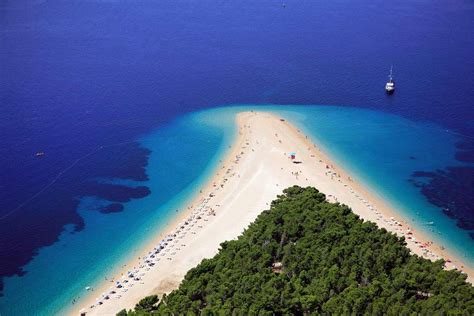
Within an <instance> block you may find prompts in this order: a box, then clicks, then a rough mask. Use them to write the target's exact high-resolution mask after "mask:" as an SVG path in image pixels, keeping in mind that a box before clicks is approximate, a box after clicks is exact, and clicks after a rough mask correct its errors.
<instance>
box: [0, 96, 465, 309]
mask: <svg viewBox="0 0 474 316" xmlns="http://www.w3.org/2000/svg"><path fill="white" fill-rule="evenodd" d="M249 110H260V111H270V112H272V113H275V114H277V115H279V116H282V117H284V118H286V119H287V120H289V121H290V122H291V123H293V124H295V125H296V126H298V127H299V128H300V129H301V130H302V131H303V132H304V133H306V134H307V135H309V136H310V137H311V139H312V140H313V141H314V142H315V143H316V144H317V145H319V146H321V147H322V148H323V149H324V150H325V151H326V152H327V153H328V154H329V155H330V156H331V157H332V158H333V159H334V160H335V161H336V162H337V163H338V164H340V165H342V166H343V167H344V168H345V169H346V170H347V171H348V172H349V173H350V174H351V175H352V176H353V177H354V178H356V179H357V180H359V181H361V182H362V183H364V184H365V185H366V186H367V187H368V188H369V189H370V190H371V191H372V192H373V193H374V194H376V195H377V196H379V197H380V198H382V199H384V200H386V201H387V202H388V203H389V204H390V205H392V206H393V207H394V208H396V210H397V211H399V212H401V214H403V215H404V216H406V217H407V218H408V219H409V220H411V221H412V224H413V225H414V226H416V227H418V228H419V229H422V230H424V231H425V232H427V233H428V234H430V236H432V239H433V240H436V241H438V242H440V243H441V244H443V245H444V246H445V247H449V248H450V249H452V251H453V252H454V253H455V254H457V255H459V256H461V257H463V258H464V259H465V260H466V261H467V262H469V263H470V264H472V263H474V253H473V252H472V251H470V249H473V248H474V240H473V239H472V238H470V236H469V234H468V231H466V230H462V229H460V228H459V227H457V226H456V222H455V221H454V220H452V219H450V218H449V217H447V216H446V215H445V214H444V213H443V212H442V211H441V209H440V208H439V207H436V206H434V205H433V204H430V203H429V202H428V201H427V198H426V197H425V196H424V195H423V194H422V193H421V191H420V188H419V187H417V186H416V185H414V183H413V182H412V181H410V180H411V179H412V177H413V173H414V172H416V171H418V170H438V169H443V168H445V167H447V166H470V167H472V164H468V163H465V162H459V161H457V160H456V158H455V153H456V143H457V142H458V141H459V140H460V136H458V135H456V134H452V133H450V132H449V131H446V130H445V129H443V128H441V127H440V126H438V125H435V124H432V123H420V122H417V123H415V122H413V121H410V120H407V119H404V118H402V117H400V116H397V115H391V114H387V113H384V112H380V111H373V110H367V109H360V108H349V107H337V106H271V105H268V106H259V105H239V106H232V107H218V108H216V109H211V110H204V111H199V112H195V113H192V114H188V115H185V116H182V117H180V118H179V119H176V120H173V121H172V122H171V123H169V124H167V125H165V126H164V127H161V128H159V129H157V130H155V131H154V132H152V133H149V134H146V135H145V136H143V137H142V138H140V139H139V143H140V144H141V145H142V146H143V147H144V148H146V149H147V150H149V151H150V155H149V159H148V165H147V167H146V174H147V177H148V180H147V181H131V180H127V179H120V178H96V179H94V181H96V182H98V183H101V184H112V185H121V186H126V187H128V188H136V187H139V186H143V185H146V187H147V188H148V189H149V190H150V192H151V193H150V194H149V195H148V196H146V197H144V198H141V199H134V200H131V201H128V202H124V203H123V205H124V208H123V210H120V211H119V212H116V213H114V212H111V213H104V212H98V211H97V210H99V209H103V208H104V206H107V205H109V204H110V203H111V202H110V201H108V200H105V199H104V198H100V197H98V196H94V195H90V196H85V197H82V198H81V199H80V205H79V215H80V216H81V218H82V219H83V221H84V229H83V230H82V231H80V232H75V230H74V227H72V225H67V226H66V227H65V230H64V231H63V233H62V234H61V236H60V237H59V240H58V241H57V242H56V243H54V244H53V245H52V246H49V247H44V248H42V249H41V250H40V251H39V254H38V255H37V256H36V257H35V258H34V259H33V260H32V261H31V262H30V263H29V264H28V265H27V266H26V267H25V271H26V272H27V273H26V274H25V275H24V276H21V277H11V278H6V279H5V296H4V297H3V298H2V299H1V300H0V302H1V303H0V304H1V305H0V307H1V310H2V312H3V313H5V314H6V315H28V314H32V313H35V314H39V315H49V314H54V313H58V312H59V311H60V310H61V309H62V308H65V307H66V309H67V308H68V307H72V306H73V305H72V304H71V302H72V300H73V299H76V300H79V303H80V298H81V297H83V296H84V295H85V294H86V291H85V287H86V286H95V285H97V284H98V283H99V282H100V281H101V280H102V279H103V278H104V277H106V276H113V271H116V270H117V269H119V268H120V267H121V265H123V263H124V262H126V261H127V260H129V259H131V258H133V257H135V256H138V255H139V253H137V252H136V251H137V249H138V248H139V247H140V245H143V244H144V243H146V242H147V241H148V240H149V239H150V238H151V236H153V235H154V234H156V232H157V231H158V232H159V231H160V230H161V229H163V227H164V226H165V225H166V224H167V223H169V222H170V220H172V218H174V216H177V215H178V214H179V212H180V211H181V210H183V207H184V205H185V203H186V202H187V201H189V200H190V199H191V198H192V197H193V196H195V194H196V193H197V192H198V191H199V188H200V187H202V186H203V185H204V183H205V182H206V180H208V179H209V177H210V176H211V175H212V173H213V171H214V170H215V168H216V166H217V164H218V162H219V160H220V159H222V157H223V155H224V154H225V152H226V150H227V149H228V148H229V146H230V145H231V144H232V140H233V139H234V137H235V133H236V126H235V115H236V114H237V113H238V112H240V111H249ZM427 222H434V223H435V224H434V225H426V223H427ZM38 286H39V287H41V288H42V290H41V291H38ZM25 295H26V296H28V297H29V300H28V302H27V303H26V304H25V303H24V302H23V301H24V297H25ZM22 302H23V303H22ZM63 311H64V310H63Z"/></svg>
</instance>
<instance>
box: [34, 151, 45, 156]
mask: <svg viewBox="0 0 474 316" xmlns="http://www.w3.org/2000/svg"><path fill="white" fill-rule="evenodd" d="M35 156H36V157H41V156H44V152H43V151H38V152H37V153H36V154H35Z"/></svg>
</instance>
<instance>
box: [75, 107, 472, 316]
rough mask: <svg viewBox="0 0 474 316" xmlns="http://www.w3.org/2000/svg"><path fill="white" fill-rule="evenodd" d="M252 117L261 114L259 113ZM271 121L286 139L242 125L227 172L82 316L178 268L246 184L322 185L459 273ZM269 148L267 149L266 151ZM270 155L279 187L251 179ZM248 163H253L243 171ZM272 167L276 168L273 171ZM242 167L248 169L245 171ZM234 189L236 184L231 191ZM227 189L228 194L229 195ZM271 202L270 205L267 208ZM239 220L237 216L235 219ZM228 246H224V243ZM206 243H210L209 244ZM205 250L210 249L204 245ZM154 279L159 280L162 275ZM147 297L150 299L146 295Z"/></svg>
mask: <svg viewBox="0 0 474 316" xmlns="http://www.w3.org/2000/svg"><path fill="white" fill-rule="evenodd" d="M252 115H256V114H255V113H254V114H252ZM269 117H270V118H271V122H272V123H271V124H274V127H276V126H278V127H279V128H281V129H282V131H283V132H285V133H286V135H281V134H279V133H273V134H270V133H268V134H266V135H264V136H262V135H255V134H253V133H254V128H255V127H254V126H251V125H250V124H249V123H248V122H247V123H246V124H242V125H240V127H239V137H238V141H237V142H236V145H234V147H232V148H233V149H232V150H229V152H230V153H229V154H228V156H227V158H226V159H225V161H221V167H220V168H219V169H218V171H217V174H216V175H215V176H214V177H213V178H212V180H211V181H210V183H209V184H208V185H207V186H206V188H205V189H202V190H201V191H200V192H199V195H198V197H197V199H195V200H194V201H195V202H194V204H193V205H190V206H189V207H187V209H186V210H185V212H184V213H185V214H184V217H183V219H182V220H181V221H180V222H179V223H178V224H177V225H176V224H175V226H174V227H173V230H169V231H168V233H167V234H166V235H165V236H164V237H162V238H161V240H160V241H159V242H157V243H155V244H154V245H153V246H150V247H149V248H148V250H147V251H146V253H143V254H142V255H141V256H139V257H137V260H135V261H134V262H133V263H132V264H131V265H130V266H133V267H132V268H130V269H127V271H126V272H122V273H120V274H119V275H118V276H116V277H114V278H112V279H108V280H107V281H108V282H110V283H111V286H110V288H109V289H108V290H107V291H103V290H101V291H100V292H103V293H102V294H100V295H99V296H98V297H96V301H95V303H93V304H90V303H89V304H88V306H87V307H86V308H84V309H82V310H81V314H84V313H88V312H91V311H94V310H97V309H98V307H99V306H100V305H104V304H116V305H117V306H119V305H121V304H122V303H118V302H114V301H116V300H123V298H124V296H125V295H126V293H127V292H129V291H130V289H132V288H134V287H140V286H141V285H143V284H144V283H145V282H144V280H145V278H146V277H147V274H148V273H150V271H153V270H156V269H159V267H160V265H161V264H162V263H163V262H174V261H173V260H175V258H176V256H177V254H178V253H179V252H182V251H183V249H184V248H186V247H188V246H189V243H190V242H192V241H193V240H194V241H195V240H198V239H197V236H196V237H192V236H194V235H199V232H200V231H204V229H203V228H205V227H206V225H208V224H209V223H210V222H212V221H213V220H214V219H215V218H216V217H218V216H217V214H218V213H220V212H221V210H223V209H225V208H222V207H221V204H220V203H222V204H228V202H225V201H229V200H226V198H228V197H229V196H234V195H238V191H239V190H242V187H243V186H244V187H245V183H246V182H245V181H247V184H248V183H249V182H248V181H255V182H252V183H253V185H255V186H257V187H260V186H272V185H273V189H272V190H269V193H267V195H273V194H274V193H275V192H281V190H283V189H284V188H285V187H287V186H289V185H291V184H297V185H300V186H301V185H307V186H318V184H319V186H323V187H325V188H326V189H327V190H328V191H327V192H325V193H326V197H327V199H328V201H330V202H339V203H344V204H347V205H349V206H350V207H351V208H352V209H353V210H354V212H355V213H356V214H359V215H360V216H361V217H363V218H364V219H365V220H370V221H374V222H376V224H377V225H378V226H379V227H384V228H386V229H387V230H389V231H391V232H393V233H396V234H397V235H399V236H404V237H405V240H406V242H407V245H408V247H409V248H410V249H411V251H412V252H414V253H416V254H418V255H420V256H423V257H425V258H427V259H430V260H438V259H441V258H443V259H444V260H445V261H446V268H450V269H451V268H457V267H456V265H454V263H453V262H451V260H450V259H449V258H447V257H445V256H440V254H443V251H441V250H442V249H440V250H437V251H436V250H433V248H435V244H434V243H433V242H431V241H422V238H420V236H422V237H426V236H425V235H423V234H421V233H420V232H419V231H415V230H414V229H413V227H412V226H413V225H409V223H408V222H406V221H403V220H400V219H397V218H395V217H399V216H398V214H397V213H395V212H393V211H391V210H390V209H388V207H386V206H385V205H383V204H382V203H380V201H379V200H378V199H376V198H374V196H373V195H371V194H370V193H367V192H366V191H365V190H364V189H363V188H362V187H361V186H360V184H359V183H358V182H357V181H355V180H354V179H353V178H352V177H351V176H349V175H348V174H347V173H346V172H345V171H343V170H342V169H341V168H339V167H335V166H334V164H333V163H332V162H331V160H330V159H329V158H327V157H326V156H325V154H324V153H323V152H322V151H321V149H320V148H319V147H318V146H317V145H315V144H313V143H311V142H310V140H309V138H308V137H307V136H304V135H303V134H302V132H301V131H300V130H296V129H294V128H293V127H292V126H291V125H289V124H288V123H287V122H286V121H285V120H283V119H278V120H276V119H275V117H273V116H270V115H269ZM276 124H279V125H276ZM294 134H297V135H294ZM269 137H272V138H273V140H271V141H269V139H268V138H269ZM275 140H276V141H275ZM289 140H291V141H293V142H295V143H296V142H298V144H299V147H298V148H299V150H300V151H299V152H298V153H295V152H293V151H290V150H294V148H293V145H289V144H288V141H289ZM263 142H265V143H266V145H265V146H266V147H265V146H262V143H263ZM295 146H296V145H295ZM229 148H230V146H229ZM268 151H271V152H272V154H275V153H278V154H279V155H282V156H275V157H277V158H275V157H266V158H265V159H268V161H265V164H266V168H268V170H267V171H268V172H269V173H271V174H272V178H271V179H272V181H275V182H274V183H273V184H272V183H261V181H263V180H262V179H253V180H252V179H248V178H249V173H251V174H252V176H253V175H254V174H253V173H254V172H255V170H253V169H252V168H253V167H249V165H252V164H255V163H257V162H259V163H262V162H261V160H262V157H261V156H259V155H262V154H267V153H268ZM244 155H245V156H244ZM283 156H284V158H285V159H284V160H280V159H281V158H278V157H283ZM245 157H247V159H248V161H245V162H244V163H242V164H240V165H241V166H238V165H239V163H240V162H241V161H242V159H243V158H245ZM275 159H276V160H278V161H276V160H275ZM252 161H253V162H252ZM267 164H274V165H272V166H267ZM242 165H245V167H244V166H242ZM259 168H260V167H259ZM259 170H260V169H259ZM244 173H246V175H244ZM241 177H242V178H244V177H247V179H241ZM232 178H234V180H233V181H232V182H229V180H231V179H232ZM324 178H325V179H324ZM267 180H268V179H267ZM229 183H232V184H231V185H230V186H229V187H228V188H227V185H228V184H229ZM225 187H226V188H227V190H224V188H225ZM223 191H224V192H223ZM272 192H273V193H272ZM323 192H324V190H323ZM329 193H331V194H329ZM255 194H256V195H255V198H256V197H257V196H258V193H257V192H255ZM275 197H276V196H275ZM241 198H244V199H245V198H251V197H245V196H242V197H241ZM369 200H370V202H369ZM270 201H271V198H269V199H268V201H266V205H267V206H268V205H269V203H270ZM232 203H234V204H235V205H232V206H229V205H222V206H225V207H231V208H233V209H232V211H231V210H229V209H227V210H226V214H223V215H226V216H231V215H230V213H229V212H234V213H235V214H239V211H240V212H241V211H242V210H239V209H237V208H240V207H241V204H240V203H242V200H238V199H236V200H235V201H233V202H232ZM259 211H262V209H259ZM176 212H177V214H179V212H178V210H176ZM235 214H234V215H232V216H235ZM237 216H238V215H237ZM224 217H225V216H224ZM224 217H220V219H219V221H220V222H219V223H217V224H219V227H220V226H221V225H224V221H228V220H229V219H224ZM175 223H176V222H175ZM248 224H249V223H247V224H244V222H243V223H240V224H239V225H244V226H243V227H242V229H244V228H245V227H246V225H248ZM223 227H224V226H223ZM211 228H212V231H213V232H212V233H213V234H214V233H216V234H217V231H216V230H222V229H225V228H216V226H214V227H211ZM201 234H202V233H201ZM219 234H222V232H219ZM211 236H212V235H211ZM235 237H236V236H235ZM216 238H217V237H216ZM423 239H426V238H423ZM222 241H224V240H221V241H220V242H222ZM204 242H206V243H207V240H206V241H204ZM200 246H202V247H204V245H200ZM193 247H199V245H197V246H196V244H194V246H193ZM216 251H217V249H216ZM187 255H188V252H185V253H183V254H182V255H181V257H180V261H182V260H183V259H185V258H186V256H187ZM122 268H123V267H122ZM463 268H464V266H462V265H461V270H463ZM164 269H168V270H169V269H170V268H169V266H167V267H166V268H164ZM168 270H167V271H168ZM160 271H161V270H160ZM150 278H151V279H153V278H156V274H154V275H153V276H151V277H150ZM145 287H146V286H144V287H143V288H144V290H143V291H149V290H150V289H149V288H148V287H146V288H147V289H146V290H145ZM101 288H102V289H103V288H104V287H103V286H102V287H101ZM88 290H89V291H92V290H93V289H91V288H89V289H88ZM143 296H146V293H145V294H144V295H143ZM127 299H128V298H127ZM89 302H90V300H89ZM101 310H102V309H101Z"/></svg>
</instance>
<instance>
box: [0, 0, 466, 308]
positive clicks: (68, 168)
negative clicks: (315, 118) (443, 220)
mask: <svg viewBox="0 0 474 316" xmlns="http://www.w3.org/2000/svg"><path fill="white" fill-rule="evenodd" d="M285 3H286V5H285V6H283V5H282V2H281V1H280V0H261V1H249V0H239V1H236V0H230V1H217V2H216V1H215V0H201V1H179V0H178V1H176V0H160V1H149V0H121V1H114V0H111V1H103V0H89V1H83V0H69V1H61V0H50V1H43V0H16V1H2V2H0V113H1V114H0V166H1V168H0V235H1V238H0V311H1V312H3V306H5V304H6V302H7V298H8V299H12V295H11V293H12V292H11V289H12V285H11V283H10V282H11V281H9V280H10V278H11V277H13V278H18V279H21V278H27V277H28V275H29V274H31V273H32V272H31V271H32V269H31V265H32V264H33V261H32V259H33V257H35V256H37V255H38V253H39V252H43V250H44V249H48V248H47V247H49V246H52V247H58V246H57V245H60V244H61V240H62V239H63V238H64V234H66V235H68V234H69V233H66V232H65V229H67V230H68V231H72V232H73V233H74V234H76V235H77V236H79V235H80V234H82V233H83V232H84V231H86V230H88V229H89V228H88V224H87V223H86V220H89V221H90V218H89V217H87V216H91V218H95V217H94V216H95V215H94V214H95V213H98V214H97V216H98V217H100V216H104V217H103V218H104V221H106V219H107V218H111V219H112V218H120V217H121V216H122V213H127V212H128V211H129V210H128V209H129V207H130V206H129V204H130V203H131V204H133V203H140V202H138V201H139V200H141V199H143V200H146V199H154V197H153V196H154V194H155V193H156V192H153V188H152V186H151V185H150V182H151V181H153V180H152V179H151V177H150V174H147V172H148V171H147V170H148V169H149V168H150V166H148V163H149V159H150V157H151V155H153V153H151V152H150V151H149V150H148V149H147V148H145V147H144V146H143V145H142V144H141V143H140V141H139V138H140V136H141V135H149V134H150V132H151V131H152V130H155V129H158V130H159V129H161V128H164V127H165V126H169V125H168V124H171V125H173V124H174V123H171V122H174V120H175V119H179V118H180V117H182V116H183V115H186V114H187V113H190V112H192V111H196V110H202V109H208V108H212V107H216V106H218V105H222V104H236V103H239V104H273V105H279V104H330V105H341V106H348V107H358V108H364V109H372V110H375V111H382V112H384V113H390V114H395V115H397V116H400V117H403V118H405V119H409V120H410V122H411V123H412V124H414V125H417V126H418V125H419V124H420V125H421V126H425V124H428V125H429V124H435V126H438V127H439V129H440V130H443V129H446V130H449V131H450V133H456V134H457V135H458V136H459V138H458V142H457V143H456V153H455V156H456V159H457V161H453V162H452V163H451V164H450V165H446V166H443V167H442V168H441V169H439V170H435V169H430V168H428V167H425V166H424V165H423V164H422V163H421V162H420V160H421V159H420V158H419V157H418V156H419V155H417V156H413V157H414V158H415V159H420V160H418V162H420V166H419V167H420V168H419V169H418V170H413V171H414V172H415V173H414V176H413V177H411V178H409V180H411V184H413V186H417V187H418V189H420V190H421V191H422V193H423V194H424V195H425V196H426V199H428V200H429V201H430V202H431V203H432V204H433V205H437V206H438V208H437V210H438V209H440V208H444V209H445V210H444V213H445V214H447V215H448V216H450V217H452V218H453V220H452V222H457V223H458V225H459V226H461V227H464V228H466V231H472V230H473V229H472V228H473V227H474V218H473V217H474V212H473V211H472V205H473V203H474V201H473V200H472V196H474V192H473V191H474V169H473V168H472V167H469V166H470V165H469V163H472V162H474V109H473V106H472V100H473V99H474V89H472V87H473V86H474V76H473V75H472V74H473V73H474V59H473V58H472V56H473V55H474V37H473V36H472V30H473V29H474V19H473V12H474V3H473V2H472V1H451V0H419V1H411V0H401V1H397V2H373V1H370V0H361V1H350V0H334V1H304V0H303V1H294V2H291V3H290V2H287V1H286V2H285ZM391 64H393V65H394V74H395V80H396V82H397V91H396V92H395V94H394V95H392V96H390V97H388V96H386V95H385V93H384V91H383V86H384V84H385V81H386V79H387V74H388V69H389V68H390V65H391ZM452 135H453V134H452ZM450 148H451V147H450ZM451 150H454V149H449V150H448V152H451ZM39 151H43V152H45V155H44V156H43V157H41V158H37V157H36V156H35V153H36V152H39ZM446 154H448V153H446ZM206 155H207V154H205V153H204V156H206ZM441 157H445V156H444V154H442V155H441ZM196 159H200V158H196ZM443 159H444V158H443ZM458 162H463V163H465V165H462V166H459V165H458ZM429 164H430V162H429ZM453 166H457V167H455V168H453ZM406 171H408V170H406ZM174 180H176V179H174ZM170 181H171V180H170ZM178 182H179V181H178ZM177 185H179V184H177ZM170 186H171V187H172V186H173V184H170ZM445 192H446V193H447V194H445ZM92 196H95V199H92V198H91V197H92ZM88 198H91V199H92V200H90V201H91V202H87V199H88ZM167 198H169V197H167ZM163 199H165V197H163ZM84 208H88V209H89V210H90V212H89V213H87V216H84V214H83V213H84V211H83V209H84ZM90 213H94V214H90ZM86 217H87V218H86ZM473 238H474V235H473ZM64 249H66V248H64ZM45 261H47V260H45ZM38 280H39V279H38ZM90 280H93V278H92V277H91V278H90ZM4 281H6V282H7V283H8V284H9V285H8V287H6V288H5V291H4V289H3V284H4ZM18 282H20V281H18ZM25 282H26V281H25ZM41 282H45V281H44V280H41ZM67 282H71V280H69V279H67ZM67 282H63V283H67ZM24 284H25V286H32V283H28V282H26V283H24ZM18 291H20V290H18ZM25 291H26V290H25ZM28 291H30V289H28ZM31 291H33V290H31ZM2 293H4V294H5V298H1V295H2ZM9 293H10V294H9ZM17 293H18V295H19V293H20V292H17ZM18 301H19V300H18V299H17V300H15V302H18ZM31 304H36V305H37V306H39V305H41V304H42V303H40V302H36V303H35V302H34V301H32V302H31ZM36 305H35V306H36ZM12 308H13V307H12Z"/></svg>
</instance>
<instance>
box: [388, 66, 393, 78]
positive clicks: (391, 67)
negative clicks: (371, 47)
mask: <svg viewBox="0 0 474 316" xmlns="http://www.w3.org/2000/svg"><path fill="white" fill-rule="evenodd" d="M392 70H393V65H392V66H390V75H389V76H388V78H389V79H390V80H389V82H392V79H393V78H392Z"/></svg>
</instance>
